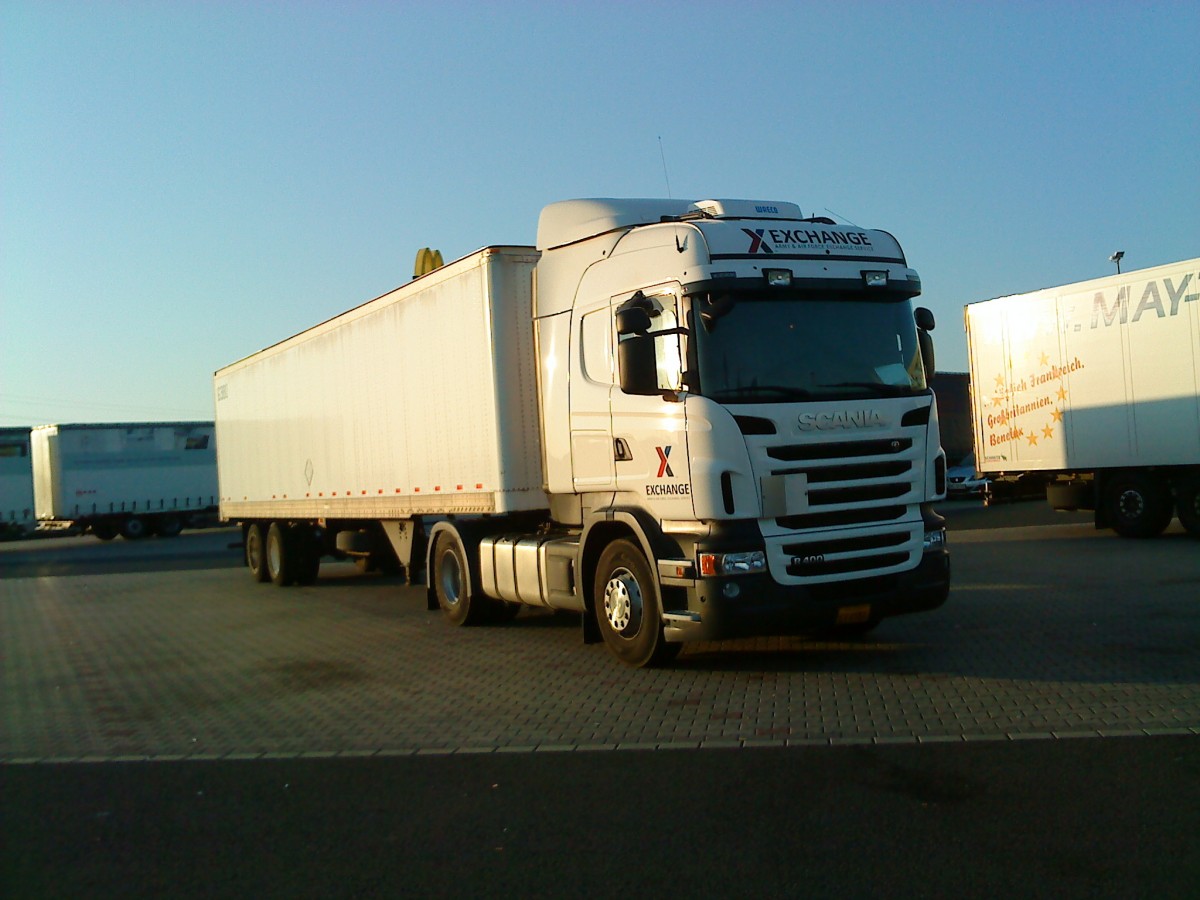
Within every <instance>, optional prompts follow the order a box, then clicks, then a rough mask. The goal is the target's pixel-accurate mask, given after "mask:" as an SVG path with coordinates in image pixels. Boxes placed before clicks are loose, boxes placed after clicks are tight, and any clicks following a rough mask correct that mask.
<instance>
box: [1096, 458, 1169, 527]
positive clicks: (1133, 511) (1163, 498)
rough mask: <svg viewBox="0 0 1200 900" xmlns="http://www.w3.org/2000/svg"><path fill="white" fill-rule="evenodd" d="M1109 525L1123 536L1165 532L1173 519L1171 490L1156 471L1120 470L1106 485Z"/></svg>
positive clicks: (1105, 500) (1105, 498) (1105, 499)
mask: <svg viewBox="0 0 1200 900" xmlns="http://www.w3.org/2000/svg"><path fill="white" fill-rule="evenodd" d="M1104 503H1105V506H1106V510H1105V511H1106V512H1107V514H1108V522H1109V525H1111V526H1112V529H1113V531H1115V532H1116V533H1117V534H1119V535H1121V537H1130V538H1148V537H1155V536H1156V535H1159V534H1162V532H1163V530H1164V529H1165V528H1166V527H1167V525H1168V524H1170V522H1171V493H1170V491H1169V490H1168V488H1167V483H1166V482H1165V481H1164V480H1163V479H1161V478H1159V477H1158V476H1157V475H1155V474H1154V473H1152V472H1138V471H1133V472H1118V473H1117V474H1115V475H1112V476H1110V477H1109V480H1108V484H1107V485H1106V486H1105V489H1104Z"/></svg>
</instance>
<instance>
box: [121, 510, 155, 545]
mask: <svg viewBox="0 0 1200 900" xmlns="http://www.w3.org/2000/svg"><path fill="white" fill-rule="evenodd" d="M120 529H121V537H123V538H125V540H127V541H140V540H141V539H142V538H144V537H146V535H148V534H149V533H150V529H149V528H148V527H147V526H146V520H145V519H143V518H142V517H141V516H129V518H127V519H122V520H121V525H120Z"/></svg>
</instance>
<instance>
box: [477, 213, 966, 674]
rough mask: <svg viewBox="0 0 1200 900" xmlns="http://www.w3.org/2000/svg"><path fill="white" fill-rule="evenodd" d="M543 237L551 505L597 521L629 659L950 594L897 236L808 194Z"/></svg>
mask: <svg viewBox="0 0 1200 900" xmlns="http://www.w3.org/2000/svg"><path fill="white" fill-rule="evenodd" d="M538 249H539V251H540V254H541V255H540V259H539V261H538V264H537V289H536V292H535V329H536V337H537V343H538V357H539V363H540V400H541V416H542V426H543V452H544V457H545V459H544V471H545V473H546V478H547V491H548V494H549V498H550V503H551V513H552V519H553V521H554V522H555V523H557V524H559V525H563V526H567V527H577V528H579V529H581V534H580V536H579V538H578V540H579V546H580V548H581V550H580V554H579V566H578V568H579V572H578V573H577V574H578V576H579V577H581V578H582V582H583V587H582V588H581V589H580V594H581V595H582V597H583V598H585V602H586V603H587V605H589V606H593V610H592V611H593V612H594V613H595V616H594V620H595V621H596V623H597V627H598V629H599V632H600V634H601V635H602V636H603V637H604V639H605V640H606V641H607V642H608V643H609V645H610V646H611V647H612V648H613V650H614V652H616V654H617V655H618V656H619V657H620V658H622V659H623V660H625V661H626V662H629V663H631V664H634V665H642V664H646V663H650V662H654V661H656V660H658V659H661V658H665V657H668V656H669V655H670V654H671V653H672V652H673V651H674V650H675V649H676V648H677V647H678V643H679V642H681V641H697V640H714V639H720V638H728V637H738V636H748V635H763V634H784V633H796V632H803V631H805V630H807V629H813V628H824V627H829V628H840V629H843V630H844V631H847V632H850V631H860V632H861V631H865V630H867V629H869V628H871V627H873V626H874V625H875V624H877V623H878V622H879V621H880V620H881V619H882V618H884V617H887V616H890V615H896V614H900V613H909V612H916V611H919V610H928V609H932V608H935V607H937V606H939V605H941V604H942V603H943V602H945V600H946V598H947V595H948V591H949V557H948V553H947V549H946V546H945V528H944V521H943V520H942V519H941V517H940V516H938V515H937V514H936V513H935V512H934V510H933V508H932V506H931V504H932V503H933V502H934V501H937V500H940V499H943V498H944V496H945V490H946V484H945V472H946V462H945V457H944V454H943V453H942V450H941V448H940V442H939V437H938V425H937V415H936V407H935V405H934V403H933V395H932V392H931V390H930V389H929V386H928V382H929V378H930V376H931V374H932V366H933V347H932V341H931V340H930V338H929V335H928V331H929V330H931V329H932V327H933V317H932V315H931V314H930V313H929V312H928V311H927V310H924V309H918V310H916V311H915V313H914V310H913V307H912V303H911V301H912V298H913V297H915V296H917V295H918V294H919V293H920V290H921V283H920V280H919V278H918V276H917V274H916V272H914V271H913V270H912V269H910V268H909V267H908V265H907V262H906V260H905V257H904V254H903V251H902V250H901V248H900V246H899V244H898V243H897V241H896V240H895V239H894V238H893V237H892V236H891V235H889V234H887V233H885V232H882V231H873V230H864V229H859V228H855V227H847V226H841V225H836V224H834V223H833V222H832V221H830V220H828V219H823V218H809V219H806V218H804V217H803V216H802V215H801V211H800V209H799V208H798V207H797V206H796V205H794V204H790V203H781V202H758V201H727V200H712V201H699V202H691V201H682V200H679V201H663V200H644V201H638V200H632V201H631V200H622V201H617V200H584V201H566V202H564V203H559V204H553V205H551V206H549V207H547V208H546V209H545V210H544V211H543V214H542V217H541V220H540V223H539V229H538ZM614 547H616V548H617V549H616V550H614V549H613V548H614ZM639 557H644V559H641V558H639ZM483 566H484V568H485V569H487V568H488V562H487V560H486V559H485V561H484V563H483ZM639 567H641V568H642V569H644V570H642V571H639ZM647 581H649V582H652V583H650V584H648V583H647ZM592 582H594V589H592V590H589V588H588V585H589V584H590V583H592ZM653 582H656V585H655V584H653ZM654 587H657V588H658V593H659V597H658V598H657V599H656V600H655V599H654V598H653V597H651V596H650V594H651V592H652V589H653V588H654ZM589 595H590V600H589V599H588V596H589ZM656 605H657V609H655V606H656ZM655 619H661V626H662V627H661V629H658V628H657V627H654V626H657V624H658V623H657V622H655V621H654V620H655ZM643 620H646V622H647V623H648V624H649V625H650V626H651V627H649V628H645V627H641V626H642V625H643V624H645V623H643ZM655 632H661V633H657V634H656V633H655Z"/></svg>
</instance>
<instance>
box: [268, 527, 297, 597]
mask: <svg viewBox="0 0 1200 900" xmlns="http://www.w3.org/2000/svg"><path fill="white" fill-rule="evenodd" d="M289 538H290V535H289V534H288V526H287V525H285V524H284V523H283V522H272V523H271V527H270V528H268V529H267V548H266V569H267V577H268V578H270V580H271V584H273V585H275V586H276V587H286V586H287V585H289V584H292V583H293V582H294V581H295V574H294V570H295V553H294V552H293V550H292V546H291V544H292V541H291V540H290V539H289Z"/></svg>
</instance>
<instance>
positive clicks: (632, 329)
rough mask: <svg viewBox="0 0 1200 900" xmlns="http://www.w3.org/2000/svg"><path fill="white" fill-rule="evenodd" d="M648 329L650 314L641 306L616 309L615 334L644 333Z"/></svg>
mask: <svg viewBox="0 0 1200 900" xmlns="http://www.w3.org/2000/svg"><path fill="white" fill-rule="evenodd" d="M649 330H650V314H649V313H648V312H646V310H645V308H644V307H641V306H626V307H625V308H623V309H618V310H617V334H619V335H626V334H645V333H646V332H647V331H649Z"/></svg>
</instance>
